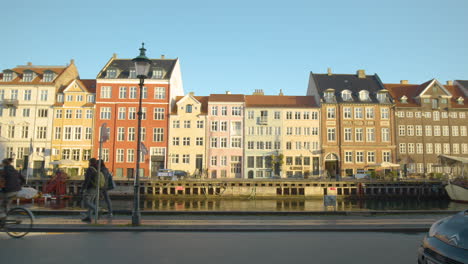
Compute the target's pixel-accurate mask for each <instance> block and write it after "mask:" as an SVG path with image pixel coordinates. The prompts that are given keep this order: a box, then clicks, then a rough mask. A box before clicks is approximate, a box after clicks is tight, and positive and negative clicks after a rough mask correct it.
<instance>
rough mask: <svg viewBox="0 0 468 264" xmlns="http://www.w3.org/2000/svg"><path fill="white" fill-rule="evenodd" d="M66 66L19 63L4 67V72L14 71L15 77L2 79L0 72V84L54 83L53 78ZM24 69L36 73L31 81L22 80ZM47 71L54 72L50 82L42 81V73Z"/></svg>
mask: <svg viewBox="0 0 468 264" xmlns="http://www.w3.org/2000/svg"><path fill="white" fill-rule="evenodd" d="M67 67H68V66H38V65H20V66H17V67H15V68H13V69H5V70H4V72H6V71H12V72H14V73H16V77H15V78H14V79H13V80H11V81H8V82H4V81H3V75H4V74H1V75H0V77H1V78H2V80H0V84H26V85H31V84H36V85H51V84H54V82H55V80H56V79H57V77H58V76H59V75H60V74H62V73H63V72H64V71H65V70H66V69H67ZM25 71H32V72H34V73H36V75H37V76H35V78H34V79H33V80H32V81H31V82H24V81H23V80H22V79H23V75H24V72H25ZM47 71H51V72H54V73H55V74H56V76H55V78H54V79H53V81H52V82H44V81H43V77H44V73H45V72H47Z"/></svg>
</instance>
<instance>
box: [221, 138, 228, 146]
mask: <svg viewBox="0 0 468 264" xmlns="http://www.w3.org/2000/svg"><path fill="white" fill-rule="evenodd" d="M220 148H227V138H225V137H224V138H220Z"/></svg>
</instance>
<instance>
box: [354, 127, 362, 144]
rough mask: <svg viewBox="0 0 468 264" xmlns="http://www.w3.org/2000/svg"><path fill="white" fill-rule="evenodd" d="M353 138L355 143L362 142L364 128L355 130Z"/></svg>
mask: <svg viewBox="0 0 468 264" xmlns="http://www.w3.org/2000/svg"><path fill="white" fill-rule="evenodd" d="M354 134H355V137H356V140H355V141H357V142H362V141H364V128H356V129H355V133H354Z"/></svg>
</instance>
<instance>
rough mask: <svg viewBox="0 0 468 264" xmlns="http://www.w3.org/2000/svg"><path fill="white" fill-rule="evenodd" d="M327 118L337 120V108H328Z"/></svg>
mask: <svg viewBox="0 0 468 264" xmlns="http://www.w3.org/2000/svg"><path fill="white" fill-rule="evenodd" d="M327 118H329V119H335V108H334V107H327Z"/></svg>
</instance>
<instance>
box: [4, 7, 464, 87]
mask: <svg viewBox="0 0 468 264" xmlns="http://www.w3.org/2000/svg"><path fill="white" fill-rule="evenodd" d="M0 2H1V4H0V6H1V9H0V24H1V25H2V29H1V32H2V33H1V34H0V36H1V37H0V69H1V70H3V69H9V68H13V67H15V66H16V65H25V64H26V63H27V62H32V63H33V64H36V65H65V64H67V63H69V62H70V59H74V60H75V63H76V65H77V67H78V71H79V73H80V77H81V78H82V79H92V78H96V76H97V74H98V72H99V71H100V70H101V68H102V67H103V66H104V65H105V64H106V63H107V61H108V60H109V59H110V58H111V57H112V54H113V53H117V56H118V57H119V58H134V57H136V56H137V55H138V52H139V51H138V48H139V47H140V45H141V42H145V47H146V48H147V55H148V57H150V58H159V57H160V55H161V54H164V55H165V56H166V58H179V59H180V64H181V70H182V78H183V82H184V90H185V92H186V93H188V92H195V94H196V95H208V94H210V93H224V92H225V91H231V92H232V93H245V94H251V93H252V92H253V91H254V90H255V89H263V90H264V91H265V94H278V92H279V90H280V89H282V90H283V92H284V94H286V95H305V94H306V91H307V85H308V79H309V73H310V72H314V73H326V72H327V68H331V69H332V72H334V73H348V74H353V73H355V72H356V70H358V69H365V70H366V73H367V74H374V73H377V74H378V75H379V76H380V78H381V79H382V81H383V82H384V83H398V82H399V81H400V80H409V81H410V83H423V82H425V81H427V80H430V79H432V78H436V79H438V80H439V81H441V82H443V83H444V82H446V81H447V80H456V79H464V80H468V63H467V62H468V52H467V50H468V45H467V43H468V12H467V11H468V1H466V0H445V1H440V0H404V1H402V0H392V1H386V0H381V1H375V0H353V1H350V0H343V1H334V0H328V1H323V0H322V1H316V0H308V1H295V0H288V1H274V0H265V1H263V0H262V1H260V0H259V1H256V0H248V1H245V0H236V1H223V0H214V1H211V0H199V1H193V0H192V1H178V0H171V1H159V0H139V1H120V0H113V1H108V0H102V1H101V0H94V1H89V0H80V1H63V0H57V1H52V0H41V1H37V0H27V1H26V0H15V1H6V0H1V1H0Z"/></svg>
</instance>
